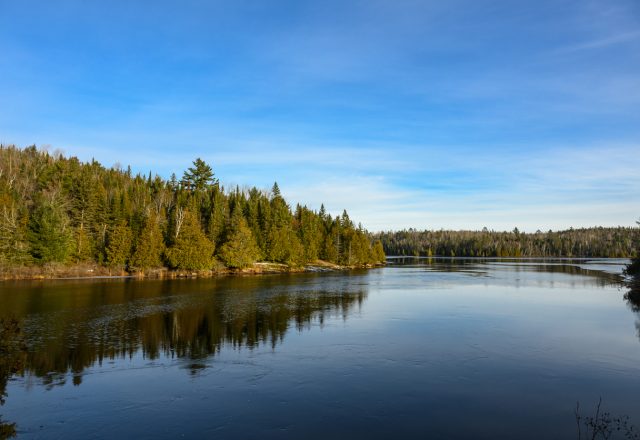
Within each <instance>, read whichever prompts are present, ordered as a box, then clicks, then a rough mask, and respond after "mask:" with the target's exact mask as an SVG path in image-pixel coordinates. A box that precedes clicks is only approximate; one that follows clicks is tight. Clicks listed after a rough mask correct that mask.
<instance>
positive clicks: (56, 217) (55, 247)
mask: <svg viewBox="0 0 640 440" xmlns="http://www.w3.org/2000/svg"><path fill="white" fill-rule="evenodd" d="M28 235H29V242H30V244H31V254H32V255H33V257H34V258H35V259H36V260H37V261H39V262H40V263H49V262H59V263H64V262H66V261H67V259H68V258H69V256H70V255H71V252H72V249H73V236H72V231H71V227H70V226H69V218H68V217H67V215H66V213H65V212H64V210H63V209H62V207H61V206H60V205H58V204H56V203H53V202H49V201H42V202H40V203H39V205H38V206H37V207H36V209H35V210H34V211H33V213H32V215H31V218H30V219H29V234H28Z"/></svg>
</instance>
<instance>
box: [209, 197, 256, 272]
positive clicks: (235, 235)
mask: <svg viewBox="0 0 640 440" xmlns="http://www.w3.org/2000/svg"><path fill="white" fill-rule="evenodd" d="M230 229H231V232H230V234H229V237H228V239H227V241H226V242H225V243H224V244H223V245H222V247H221V249H220V252H219V254H218V255H219V257H220V259H221V260H222V262H223V263H224V264H225V265H226V266H228V267H232V268H245V267H249V266H251V265H252V264H253V263H255V262H256V261H257V259H258V257H259V255H260V249H259V248H258V245H257V244H256V240H255V238H254V237H253V234H252V232H251V229H249V227H248V226H247V222H246V220H245V219H244V217H243V216H242V214H241V213H240V210H238V209H236V210H235V211H234V213H233V216H232V219H231V227H230Z"/></svg>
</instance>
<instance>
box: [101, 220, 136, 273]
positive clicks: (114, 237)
mask: <svg viewBox="0 0 640 440" xmlns="http://www.w3.org/2000/svg"><path fill="white" fill-rule="evenodd" d="M131 239H132V233H131V229H130V228H129V226H128V225H127V224H126V223H125V222H124V221H122V222H120V223H119V224H118V225H116V226H114V227H113V228H112V229H111V230H110V231H109V235H108V236H107V249H106V257H107V259H106V261H107V265H108V266H109V267H112V268H118V269H124V268H125V266H126V265H127V262H128V261H129V257H130V256H131Z"/></svg>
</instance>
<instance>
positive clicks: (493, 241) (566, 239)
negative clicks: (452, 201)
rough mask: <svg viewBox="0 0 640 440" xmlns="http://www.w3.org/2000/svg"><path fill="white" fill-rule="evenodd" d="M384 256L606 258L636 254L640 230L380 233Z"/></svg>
mask: <svg viewBox="0 0 640 440" xmlns="http://www.w3.org/2000/svg"><path fill="white" fill-rule="evenodd" d="M373 237H374V238H375V239H377V240H380V241H381V242H382V245H383V247H384V251H385V252H386V254H387V255H409V256H447V257H609V258H631V257H635V256H637V252H638V247H639V246H638V244H639V243H640V229H639V228H631V227H617V228H603V227H594V228H582V229H569V230H566V231H557V232H553V231H548V232H540V231H537V232H535V233H523V232H520V231H519V230H518V229H517V228H516V229H514V230H513V231H511V232H496V231H489V230H487V229H486V228H485V229H483V230H482V231H418V230H415V229H409V230H404V231H397V232H382V233H378V234H374V235H373Z"/></svg>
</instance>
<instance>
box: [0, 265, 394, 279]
mask: <svg viewBox="0 0 640 440" xmlns="http://www.w3.org/2000/svg"><path fill="white" fill-rule="evenodd" d="M381 266H383V264H363V265H351V266H343V265H338V264H334V263H329V262H327V261H323V260H317V261H315V262H313V263H310V264H307V265H304V266H289V265H287V264H282V263H272V262H258V263H254V264H253V266H251V267H247V268H243V269H232V268H228V267H224V266H222V265H221V266H218V267H215V268H213V269H211V270H204V271H203V270H200V271H185V270H171V269H169V268H166V267H162V268H156V269H150V270H147V271H145V272H127V271H114V270H110V269H109V268H107V267H104V266H99V265H92V264H91V265H89V264H87V265H82V264H80V265H75V266H63V265H56V264H50V265H44V266H32V267H17V268H4V269H1V270H0V281H11V280H13V281H17V280H72V279H118V278H135V279H177V278H211V277H216V276H224V275H268V274H284V273H318V272H338V271H345V270H353V269H370V268H374V267H381Z"/></svg>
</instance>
